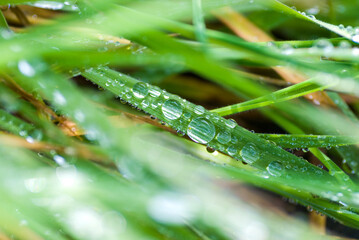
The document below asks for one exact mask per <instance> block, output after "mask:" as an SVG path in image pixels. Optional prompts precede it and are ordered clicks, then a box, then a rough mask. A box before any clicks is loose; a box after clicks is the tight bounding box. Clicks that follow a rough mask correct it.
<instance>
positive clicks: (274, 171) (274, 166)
mask: <svg viewBox="0 0 359 240" xmlns="http://www.w3.org/2000/svg"><path fill="white" fill-rule="evenodd" d="M267 171H268V173H269V174H270V175H272V176H274V177H279V176H281V175H282V171H283V166H282V164H281V163H280V162H277V161H273V162H271V163H269V165H268V166H267Z"/></svg>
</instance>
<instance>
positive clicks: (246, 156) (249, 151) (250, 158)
mask: <svg viewBox="0 0 359 240" xmlns="http://www.w3.org/2000/svg"><path fill="white" fill-rule="evenodd" d="M239 154H240V155H241V157H242V158H243V161H244V162H246V163H248V164H252V163H254V162H256V161H257V160H258V159H259V157H260V154H259V151H258V149H257V147H256V146H255V145H254V144H253V143H247V144H246V145H244V147H243V148H242V150H241V151H240V153H239Z"/></svg>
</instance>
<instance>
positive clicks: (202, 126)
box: [187, 117, 216, 144]
mask: <svg viewBox="0 0 359 240" xmlns="http://www.w3.org/2000/svg"><path fill="white" fill-rule="evenodd" d="M187 135H188V136H189V137H190V138H191V139H192V140H193V141H195V142H198V143H202V144H206V143H208V142H210V141H212V139H213V138H214V136H215V135H216V129H215V127H214V125H213V123H212V122H211V121H210V120H208V119H205V118H203V117H198V118H195V119H193V120H192V121H191V122H190V123H189V125H188V129H187Z"/></svg>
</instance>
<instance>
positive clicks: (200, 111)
mask: <svg viewBox="0 0 359 240" xmlns="http://www.w3.org/2000/svg"><path fill="white" fill-rule="evenodd" d="M193 111H194V113H195V114H198V115H202V114H203V113H204V112H205V111H206V109H204V107H202V106H200V105H198V106H196V107H195V108H194V109H193Z"/></svg>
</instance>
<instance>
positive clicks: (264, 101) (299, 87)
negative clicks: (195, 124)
mask: <svg viewBox="0 0 359 240" xmlns="http://www.w3.org/2000/svg"><path fill="white" fill-rule="evenodd" d="M333 85H335V84H333V83H330V84H328V85H321V84H318V83H317V81H316V80H314V79H313V80H307V81H304V82H301V83H297V84H295V85H293V86H290V87H287V88H284V89H281V90H278V91H276V92H274V93H271V94H268V95H266V96H263V97H259V98H256V99H253V100H249V101H246V102H242V103H238V104H234V105H231V106H226V107H222V108H218V109H214V110H211V112H215V113H218V114H219V115H220V116H227V115H231V114H235V113H240V112H243V111H247V110H251V109H256V108H259V107H264V106H268V105H271V104H275V103H279V102H284V101H288V100H291V99H294V98H297V97H301V96H304V95H306V94H309V93H313V92H317V91H322V90H324V89H326V88H329V87H330V86H333Z"/></svg>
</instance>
